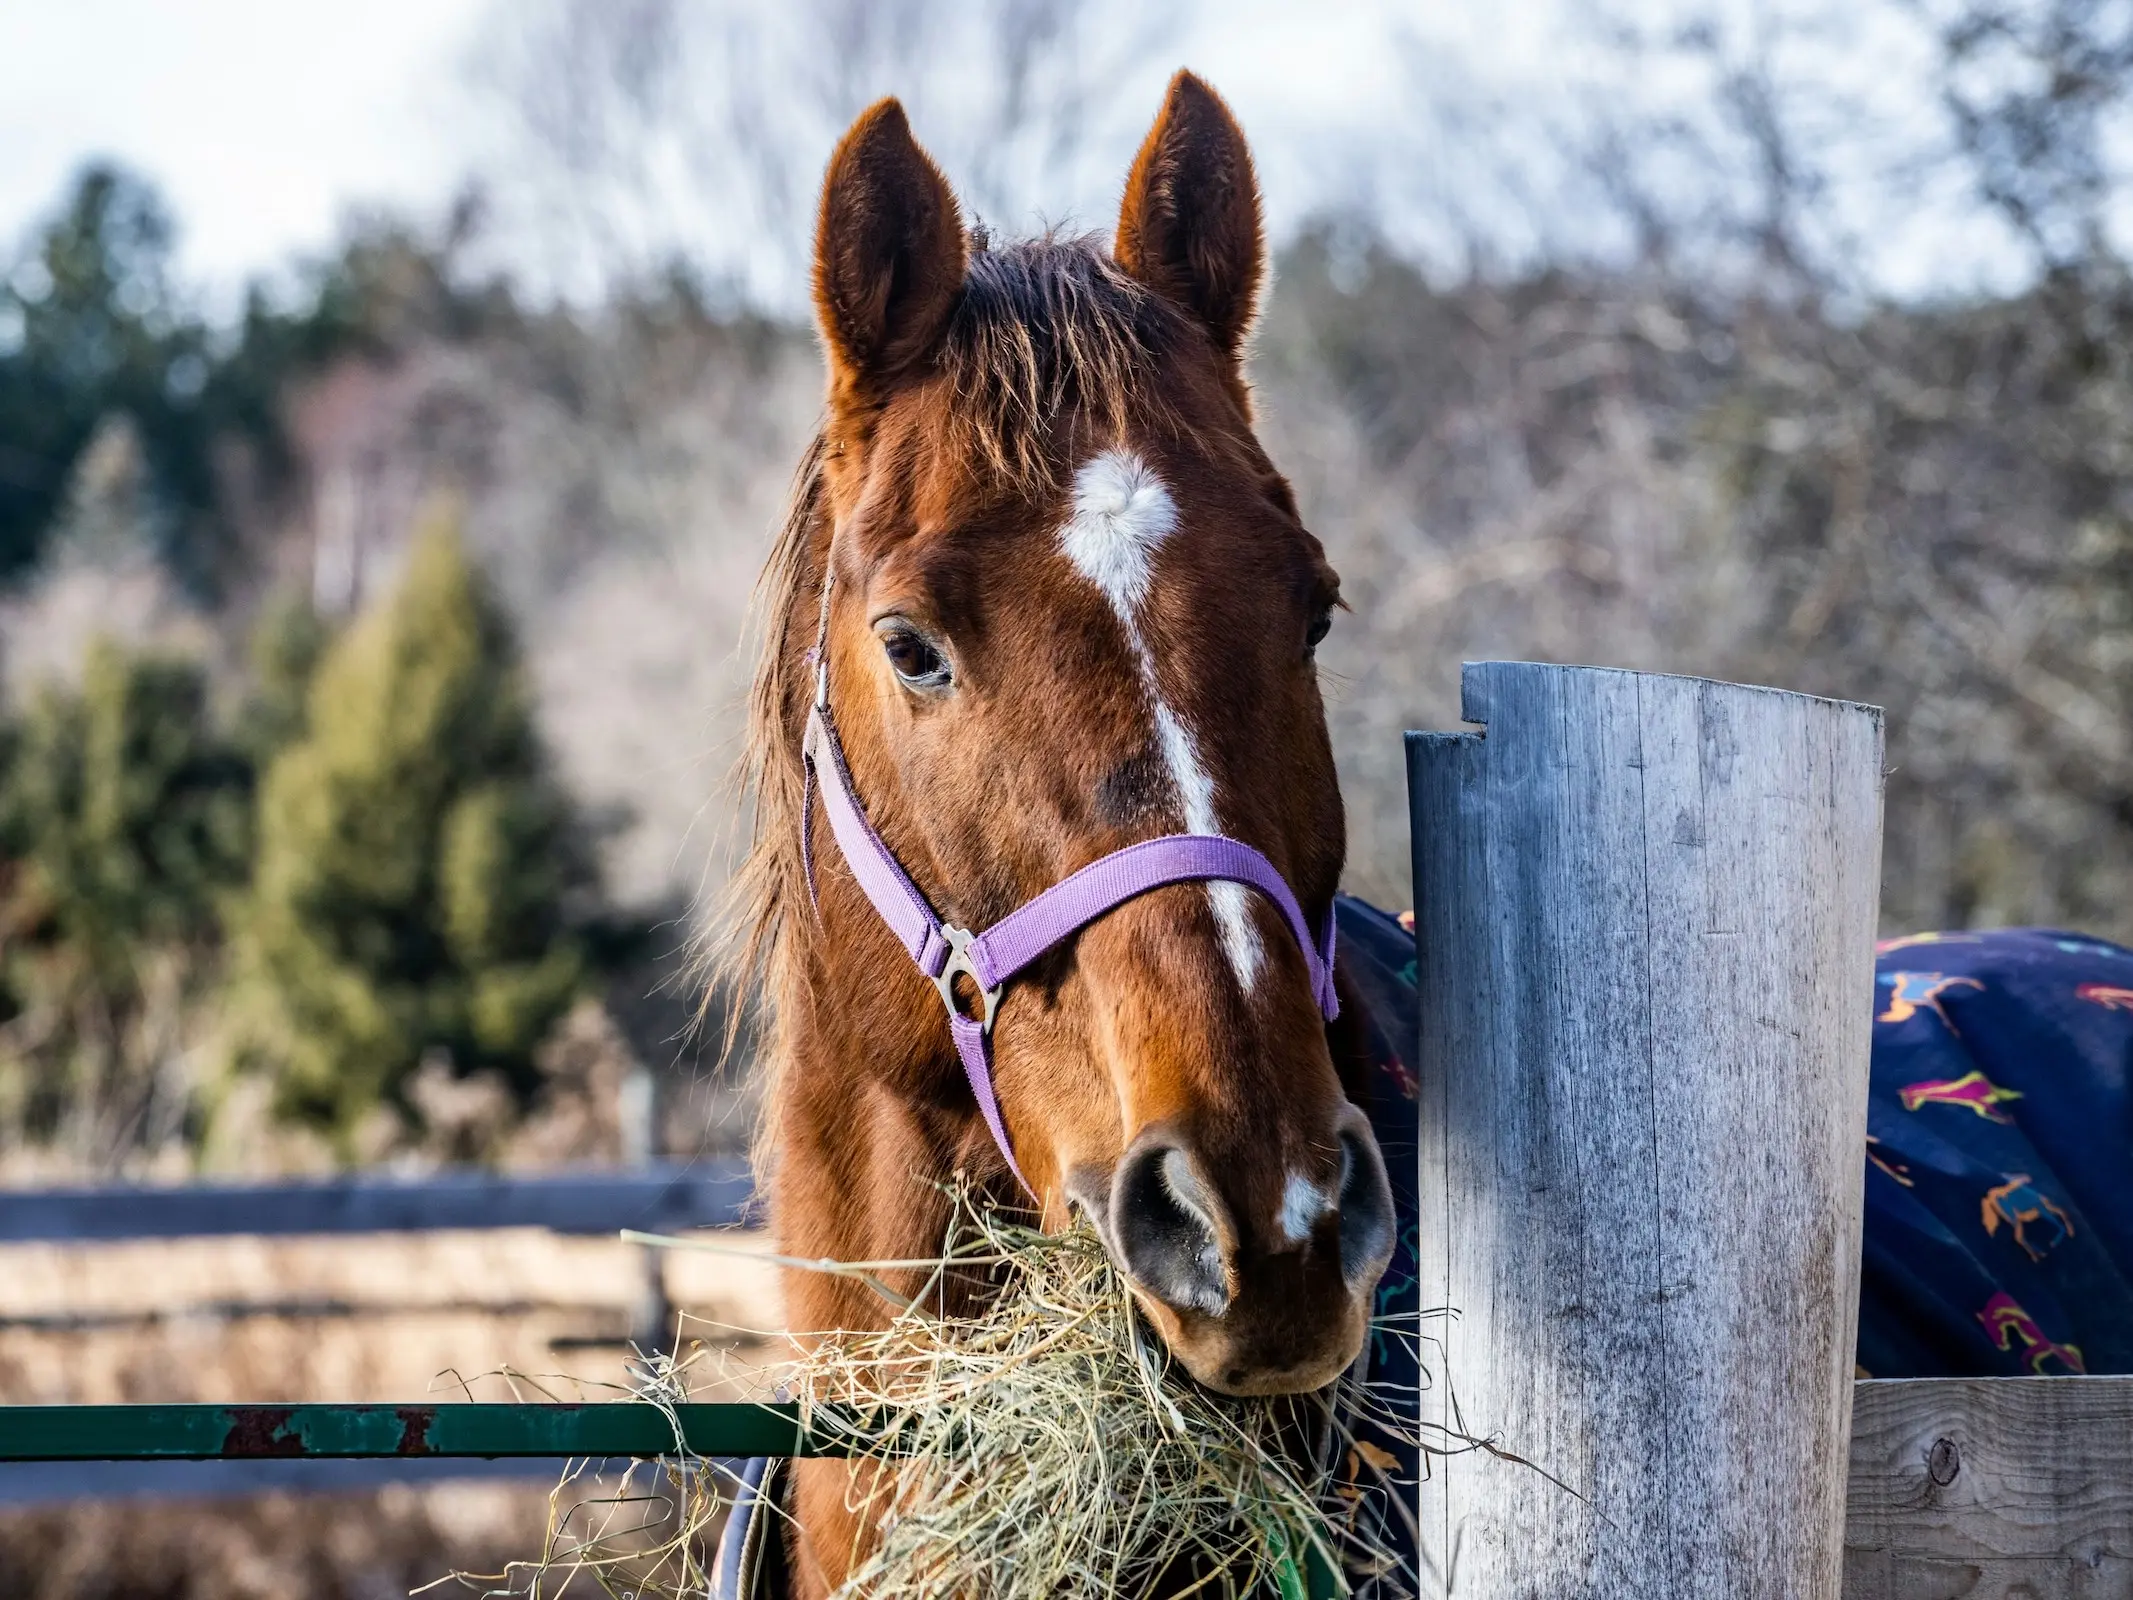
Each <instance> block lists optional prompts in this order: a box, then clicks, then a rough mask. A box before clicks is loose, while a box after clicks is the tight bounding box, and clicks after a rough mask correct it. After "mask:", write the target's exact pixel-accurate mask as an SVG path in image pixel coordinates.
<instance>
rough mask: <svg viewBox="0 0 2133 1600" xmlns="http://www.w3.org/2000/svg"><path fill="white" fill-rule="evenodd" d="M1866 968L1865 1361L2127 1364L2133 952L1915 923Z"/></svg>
mask: <svg viewBox="0 0 2133 1600" xmlns="http://www.w3.org/2000/svg"><path fill="white" fill-rule="evenodd" d="M1875 978H1876V984H1877V988H1876V993H1877V995H1878V997H1879V1003H1878V1004H1877V1006H1876V1008H1875V1015H1874V1063H1873V1077H1872V1089H1871V1092H1870V1095H1869V1098H1868V1101H1867V1133H1868V1139H1869V1142H1868V1146H1867V1173H1866V1249H1865V1259H1864V1262H1863V1265H1862V1270H1861V1276H1860V1283H1859V1367H1860V1370H1861V1371H1862V1372H1864V1373H1867V1374H1869V1375H1871V1376H1873V1377H1877V1378H1923V1377H1960V1376H1978V1377H1993V1376H2000V1377H2027V1376H2035V1375H2050V1374H2054V1373H2076V1372H2133V950H2126V949H2124V948H2121V947H2120V946H2118V945H2115V944H2108V943H2106V942H2104V941H2103V940H2101V939H2090V938H2084V937H2082V936H2080V935H2078V934H2071V933H2059V932H2054V931H2052V930H2050V929H2045V928H2009V929H2003V930H2000V931H1997V932H1990V933H1929V934H1916V935H1913V936H1912V937H1910V938H1907V939H1891V940H1888V941H1886V942H1885V943H1883V944H1882V946H1881V948H1880V952H1879V954H1878V956H1877V958H1876V961H1875Z"/></svg>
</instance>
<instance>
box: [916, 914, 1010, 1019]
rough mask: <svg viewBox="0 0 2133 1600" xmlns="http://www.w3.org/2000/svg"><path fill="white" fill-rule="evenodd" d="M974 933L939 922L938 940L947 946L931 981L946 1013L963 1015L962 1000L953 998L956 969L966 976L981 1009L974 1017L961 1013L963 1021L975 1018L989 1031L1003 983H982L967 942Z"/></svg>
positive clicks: (969, 943)
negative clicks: (946, 1006)
mask: <svg viewBox="0 0 2133 1600" xmlns="http://www.w3.org/2000/svg"><path fill="white" fill-rule="evenodd" d="M976 938H977V935H976V934H974V933H972V932H971V931H970V930H969V929H968V928H958V927H957V926H956V925H955V924H954V923H952V922H944V923H942V924H941V943H943V944H945V945H946V946H947V947H948V959H947V960H946V961H944V962H942V963H941V970H940V971H939V972H937V973H935V974H934V977H933V981H934V983H935V984H936V985H937V986H938V987H939V989H940V991H941V998H942V999H943V1000H945V1001H947V1002H948V1015H949V1016H951V1017H962V1016H963V1003H962V1001H960V1000H959V999H957V998H956V993H955V980H956V975H957V974H958V973H962V974H965V975H967V976H968V977H969V979H970V981H971V983H972V984H974V985H975V986H976V988H977V991H978V999H979V1000H980V1001H981V1002H983V1004H984V1007H985V1009H984V1012H983V1013H982V1014H981V1015H979V1016H976V1017H963V1020H964V1021H966V1022H975V1023H977V1024H978V1026H980V1027H981V1028H983V1029H984V1030H985V1031H986V1032H987V1033H990V1032H992V1014H993V1013H994V1012H995V1011H997V1010H999V1009H1000V991H1001V989H1003V988H1004V987H1006V986H1005V985H1004V984H997V983H996V984H994V985H993V986H992V987H991V988H990V989H988V988H986V987H985V980H984V979H983V978H981V977H979V976H978V969H977V966H976V964H975V963H973V962H972V961H971V959H970V946H971V943H972V941H974V940H975V939H976Z"/></svg>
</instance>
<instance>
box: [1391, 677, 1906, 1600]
mask: <svg viewBox="0 0 2133 1600" xmlns="http://www.w3.org/2000/svg"><path fill="white" fill-rule="evenodd" d="M1462 691H1463V696H1464V702H1465V707H1464V712H1463V715H1464V716H1465V718H1466V720H1467V721H1469V722H1474V723H1481V724H1483V725H1484V727H1485V731H1484V732H1482V733H1478V734H1476V733H1460V734H1429V733H1419V734H1410V735H1409V736H1408V777H1409V785H1410V796H1411V802H1412V807H1413V820H1414V859H1415V904H1416V932H1417V939H1418V944H1419V958H1420V960H1419V973H1420V979H1421V1011H1422V1037H1421V1048H1420V1053H1419V1077H1420V1080H1421V1097H1422V1190H1421V1193H1422V1219H1423V1220H1422V1243H1421V1264H1422V1304H1423V1305H1424V1306H1425V1307H1445V1308H1449V1309H1448V1311H1447V1313H1446V1314H1445V1315H1443V1316H1441V1317H1433V1316H1431V1315H1429V1314H1428V1313H1427V1312H1426V1313H1425V1316H1424V1322H1423V1330H1422V1331H1423V1337H1424V1345H1423V1366H1424V1368H1425V1370H1426V1371H1427V1372H1429V1373H1431V1374H1433V1376H1434V1384H1433V1387H1431V1388H1430V1389H1428V1390H1427V1391H1426V1392H1425V1393H1424V1395H1423V1403H1424V1416H1425V1421H1426V1424H1430V1425H1434V1426H1436V1427H1439V1428H1442V1429H1443V1430H1445V1433H1446V1435H1460V1434H1463V1435H1466V1436H1469V1437H1472V1438H1476V1439H1485V1440H1487V1441H1488V1442H1489V1444H1490V1445H1491V1446H1492V1447H1493V1449H1492V1450H1476V1451H1473V1452H1471V1453H1469V1454H1465V1455H1460V1456H1455V1457H1453V1458H1451V1459H1449V1460H1439V1461H1437V1462H1435V1463H1434V1471H1433V1476H1432V1477H1431V1478H1430V1480H1429V1481H1428V1482H1426V1483H1425V1484H1424V1485H1423V1486H1422V1495H1421V1515H1422V1544H1423V1551H1424V1560H1425V1573H1424V1577H1425V1583H1426V1584H1428V1585H1433V1586H1434V1589H1435V1592H1440V1593H1453V1594H1456V1595H1458V1596H1460V1597H1461V1600H1468V1597H1471V1600H1510V1597H1513V1596H1516V1597H1519V1600H1528V1597H1531V1600H1554V1597H1557V1596H1572V1595H1575V1596H1592V1597H1597V1600H1753V1597H1762V1596H1768V1597H1778V1596H1784V1597H1787V1600H1837V1597H1838V1592H1839V1580H1840V1567H1841V1553H1842V1540H1843V1529H1844V1496H1845V1463H1846V1456H1845V1450H1846V1439H1847V1434H1848V1431H1849V1425H1850V1411H1851V1389H1852V1372H1853V1342H1854V1338H1855V1333H1856V1327H1855V1325H1856V1319H1857V1314H1858V1299H1857V1284H1858V1264H1859V1225H1860V1196H1861V1191H1862V1181H1863V1180H1862V1172H1863V1162H1862V1160H1861V1155H1862V1152H1863V1150H1864V1140H1865V1134H1866V1071H1867V1048H1868V1032H1869V1027H1870V1018H1871V1011H1872V986H1873V938H1874V929H1875V909H1876V903H1877V900H1878V897H1879V879H1880V858H1881V751H1882V744H1881V714H1880V712H1879V711H1877V710H1875V709H1873V708H1872V707H1867V706H1858V705H1849V704H1843V703H1840V702H1836V701H1829V700H1817V699H1812V698H1810V697H1808V696H1805V695H1797V694H1784V693H1779V692H1777V691H1775V690H1770V689H1755V688H1745V687H1741V686H1738V685H1733V684H1724V683H1712V682H1708V681H1704V680H1701V679H1696V678H1674V677H1661V676H1656V675H1651V674H1644V673H1633V672H1614V671H1602V670H1597V669H1591V668H1580V667H1551V666H1537V665H1530V664H1525V663H1516V662H1485V663H1481V664H1478V665H1469V666H1468V667H1467V668H1466V669H1465V673H1464V677H1463V680H1462ZM1437 1442H1439V1443H1448V1442H1451V1441H1450V1440H1449V1439H1448V1438H1444V1439H1439V1440H1438V1441H1437ZM1512 1457H1517V1458H1520V1459H1518V1460H1513V1459H1511V1458H1512ZM1526 1463H1530V1465H1529V1464H1526ZM1544 1474H1545V1475H1544ZM1551 1478H1552V1479H1555V1480H1559V1483H1560V1485H1562V1486H1561V1487H1559V1486H1558V1483H1557V1482H1551V1481H1550V1479H1551Z"/></svg>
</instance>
